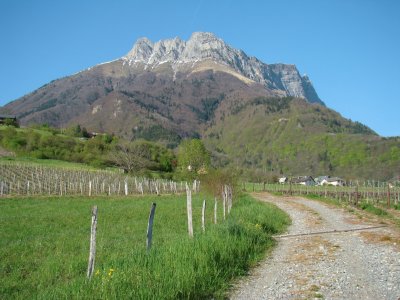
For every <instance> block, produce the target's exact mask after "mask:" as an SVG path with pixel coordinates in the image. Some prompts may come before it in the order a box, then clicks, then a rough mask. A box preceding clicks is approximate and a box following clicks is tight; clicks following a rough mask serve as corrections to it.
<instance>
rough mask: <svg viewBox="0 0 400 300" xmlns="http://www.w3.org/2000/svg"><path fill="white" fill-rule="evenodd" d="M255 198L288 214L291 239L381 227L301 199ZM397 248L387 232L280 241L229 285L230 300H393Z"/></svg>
mask: <svg viewBox="0 0 400 300" xmlns="http://www.w3.org/2000/svg"><path fill="white" fill-rule="evenodd" d="M254 196H255V197H256V198H257V199H259V200H261V201H267V202H271V203H273V204H275V205H277V206H278V207H279V208H281V209H283V210H284V211H286V212H287V213H288V214H289V215H290V217H291V219H292V225H291V226H290V227H289V229H288V232H287V234H290V235H293V234H304V233H313V232H316V231H330V230H337V231H340V230H349V229H358V228H364V227H369V226H377V225H381V224H379V223H376V221H374V220H368V221H365V220H360V219H358V218H357V217H356V216H354V215H353V214H350V213H348V212H346V211H345V210H343V209H340V208H334V207H331V206H328V205H326V204H323V203H321V202H317V201H312V200H307V199H304V198H299V197H275V196H272V195H270V194H267V193H260V194H254ZM399 244H400V234H399V232H398V231H397V230H394V229H391V228H388V227H387V228H377V229H370V230H367V231H352V232H337V233H331V234H321V235H310V236H298V237H290V238H289V237H288V238H281V239H279V241H278V245H277V247H276V248H275V249H274V251H273V252H272V254H271V256H270V257H269V258H268V259H266V260H265V261H263V262H262V263H260V264H259V265H258V266H257V267H256V268H255V269H253V270H252V271H251V274H250V275H249V276H248V277H245V278H242V279H241V280H239V281H238V282H237V283H236V284H235V285H234V287H233V289H232V293H231V296H230V299H246V300H250V299H315V298H323V299H374V300H375V299H393V300H397V299H399V298H400V249H399V246H400V245H399Z"/></svg>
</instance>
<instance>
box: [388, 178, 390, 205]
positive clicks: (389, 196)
mask: <svg viewBox="0 0 400 300" xmlns="http://www.w3.org/2000/svg"><path fill="white" fill-rule="evenodd" d="M387 208H390V186H389V184H388V185H387Z"/></svg>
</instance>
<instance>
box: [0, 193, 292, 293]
mask: <svg viewBox="0 0 400 300" xmlns="http://www.w3.org/2000/svg"><path fill="white" fill-rule="evenodd" d="M202 199H203V196H200V195H196V196H194V199H193V209H194V211H193V215H194V227H195V237H194V238H193V239H190V238H189V237H188V235H187V224H186V222H187V217H186V206H185V205H186V201H185V197H184V196H165V197H164V196H163V197H137V198H129V199H127V198H112V199H110V198H94V199H84V198H80V197H68V198H55V197H52V198H41V199H32V198H17V199H15V198H14V199H2V200H0V227H1V231H0V258H1V259H0V279H1V280H0V298H2V299H9V298H20V299H22V298H24V299H26V298H38V299H60V298H61V299H67V298H68V299H70V298H83V299H109V298H124V299H126V298H134V299H199V298H201V299H204V298H222V297H223V296H224V292H225V291H226V290H227V288H228V287H229V281H230V280H231V279H232V278H234V277H235V276H239V275H243V274H245V273H246V271H247V270H248V269H249V267H250V266H251V265H252V264H253V263H254V262H255V261H256V260H257V259H259V258H260V257H262V256H263V255H264V254H265V252H266V250H267V249H268V248H269V247H271V246H273V244H274V241H273V240H272V238H271V234H274V233H277V232H280V231H282V230H283V229H284V228H285V226H286V225H287V224H288V223H289V219H288V217H287V215H285V214H284V213H283V212H282V211H280V210H278V209H277V208H276V207H274V206H272V205H267V204H264V203H260V202H257V201H255V200H254V199H252V198H251V197H250V196H247V195H244V196H241V197H240V198H239V199H238V200H237V201H236V202H235V203H234V207H233V209H232V212H231V214H230V216H229V217H228V218H227V220H226V221H225V222H221V219H222V215H221V213H219V216H218V218H219V221H220V223H219V224H217V225H211V220H212V218H213V212H212V210H213V205H210V204H211V203H209V205H208V208H207V219H206V222H207V227H206V232H205V233H202V231H201V226H200V219H201V218H200V214H201V204H202ZM152 201H155V202H157V209H156V215H155V222H154V231H153V247H152V249H151V251H150V252H149V253H147V252H146V250H145V249H146V244H145V236H146V226H147V218H148V214H149V209H150V205H151V202H152ZM94 204H96V205H98V207H99V215H98V235H97V253H96V264H95V273H94V277H93V278H92V280H91V281H88V280H87V279H86V268H87V259H88V251H89V234H90V233H89V231H90V208H91V206H92V205H94ZM219 208H221V203H219Z"/></svg>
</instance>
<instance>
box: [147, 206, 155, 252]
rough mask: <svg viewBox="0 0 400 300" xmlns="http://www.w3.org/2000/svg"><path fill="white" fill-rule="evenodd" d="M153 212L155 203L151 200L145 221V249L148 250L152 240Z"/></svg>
mask: <svg viewBox="0 0 400 300" xmlns="http://www.w3.org/2000/svg"><path fill="white" fill-rule="evenodd" d="M155 212H156V204H155V203H154V202H153V204H152V205H151V209H150V215H149V222H148V223H147V239H146V247H147V251H150V248H151V241H152V240H153V221H154V214H155Z"/></svg>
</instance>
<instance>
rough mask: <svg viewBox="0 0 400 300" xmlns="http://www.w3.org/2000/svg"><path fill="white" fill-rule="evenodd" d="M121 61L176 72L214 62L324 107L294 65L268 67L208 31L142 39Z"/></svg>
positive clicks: (312, 88)
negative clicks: (168, 67) (167, 66)
mask: <svg viewBox="0 0 400 300" xmlns="http://www.w3.org/2000/svg"><path fill="white" fill-rule="evenodd" d="M122 59H123V60H124V63H125V64H128V65H129V66H137V65H140V64H144V65H145V67H146V68H152V69H154V68H156V67H158V66H159V65H162V64H166V63H168V64H171V65H172V68H173V69H174V70H175V72H176V71H181V70H184V69H185V70H187V68H188V64H191V66H192V67H195V65H196V64H199V63H201V62H204V61H207V60H212V61H213V62H215V63H217V64H222V65H224V66H226V67H228V68H231V69H233V70H234V71H235V72H237V73H239V74H241V75H242V76H244V77H246V78H248V79H250V80H252V81H254V82H257V83H261V84H262V85H264V86H265V87H266V88H267V89H272V90H282V91H284V93H285V94H286V95H287V96H294V97H299V98H304V99H306V100H308V101H309V102H311V103H320V104H323V102H322V101H321V99H319V97H318V95H317V93H316V92H315V89H314V87H313V86H312V84H311V81H310V80H309V78H308V77H307V76H303V77H302V76H301V75H300V74H299V72H298V70H297V68H296V66H295V65H287V64H265V63H263V62H262V61H260V60H258V59H257V58H255V57H249V56H248V55H246V53H244V52H243V51H241V50H238V49H235V48H232V47H231V46H229V45H227V44H226V43H225V42H224V41H223V40H222V39H220V38H218V37H216V36H215V35H214V34H212V33H208V32H195V33H193V34H192V36H191V37H190V39H189V40H188V41H183V40H181V39H180V38H178V37H176V38H174V39H167V40H161V41H158V42H156V43H153V42H151V41H150V40H149V39H147V38H141V39H139V40H138V41H137V42H136V43H135V45H134V46H133V48H132V50H131V51H129V53H128V54H127V55H126V56H124V57H123V58H122Z"/></svg>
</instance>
